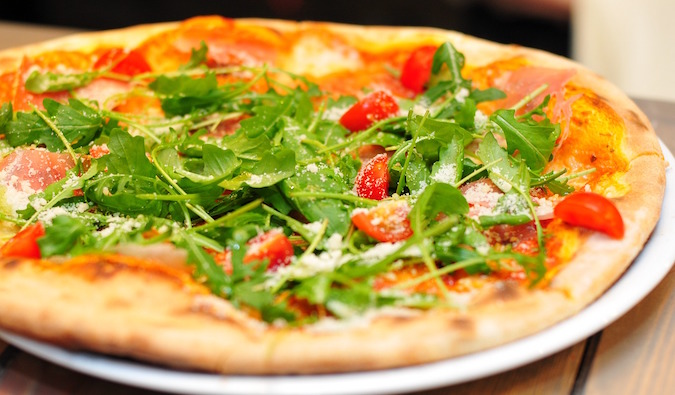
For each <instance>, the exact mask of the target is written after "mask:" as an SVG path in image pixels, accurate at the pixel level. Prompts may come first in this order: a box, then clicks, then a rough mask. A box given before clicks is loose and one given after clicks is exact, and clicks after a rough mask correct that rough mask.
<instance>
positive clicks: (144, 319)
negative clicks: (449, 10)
mask: <svg viewBox="0 0 675 395" xmlns="http://www.w3.org/2000/svg"><path fill="white" fill-rule="evenodd" d="M238 23H242V24H252V25H256V26H260V25H262V26H268V27H271V28H273V29H276V30H278V31H281V32H286V33H288V32H295V33H298V32H302V31H303V30H313V29H327V30H328V31H331V32H333V33H336V34H338V35H339V36H340V37H342V38H344V40H345V41H346V42H347V43H349V44H350V45H353V46H354V47H356V48H361V47H363V48H368V49H369V50H371V51H378V50H381V51H386V50H387V49H388V48H389V49H390V48H393V47H401V46H409V47H410V48H412V47H416V46H419V45H422V44H439V43H441V42H444V41H447V40H450V41H452V42H453V44H454V45H455V46H456V47H457V48H458V50H460V51H461V52H463V53H464V54H465V56H466V59H467V63H470V64H471V65H473V66H480V65H485V64H488V63H490V62H493V61H495V60H497V59H502V58H512V57H514V56H525V57H527V58H528V59H529V60H530V61H531V62H532V63H533V64H536V65H541V66H546V67H554V68H570V67H572V68H575V69H577V70H578V73H577V75H576V76H575V77H574V83H575V84H578V85H580V86H585V87H590V88H591V89H592V90H593V91H594V92H595V93H596V94H597V95H598V96H599V98H600V99H601V100H602V101H603V102H606V103H607V104H609V105H610V106H611V107H612V108H613V109H614V110H615V111H616V112H617V114H619V116H620V117H621V118H622V119H623V120H624V122H625V127H626V139H625V142H624V152H625V153H626V155H627V157H628V158H629V161H630V168H629V170H628V171H627V173H626V174H625V175H624V181H625V182H626V183H627V184H628V185H630V186H631V188H630V190H629V192H628V193H627V194H625V195H624V196H622V197H620V198H618V199H616V203H617V206H618V208H619V210H620V211H621V213H622V215H623V218H624V221H625V224H626V236H625V237H624V239H623V240H619V241H616V240H613V239H610V238H608V237H606V236H603V235H601V234H593V235H592V236H590V237H587V238H585V239H584V241H583V244H582V246H581V247H580V249H579V251H578V253H577V255H576V256H575V258H574V259H573V260H572V261H571V262H570V263H568V264H567V265H566V266H565V267H564V268H563V269H562V270H561V271H560V272H559V273H558V274H557V275H556V276H555V277H554V278H553V280H552V282H551V283H550V285H549V286H548V287H546V288H543V289H524V288H522V287H520V286H518V285H516V284H515V283H512V282H508V281H503V282H497V283H495V284H493V285H491V286H486V287H485V288H484V289H482V290H481V291H480V292H478V293H477V295H475V296H474V297H473V303H472V305H471V306H470V307H469V308H467V309H458V310H440V309H436V310H431V311H428V312H410V311H408V312H401V311H398V312H383V313H382V314H380V315H376V316H374V317H370V318H369V319H368V320H366V321H362V322H356V323H352V324H351V325H348V326H346V327H345V326H338V327H336V328H335V329H334V330H330V329H328V330H327V329H326V328H325V327H324V328H320V327H319V326H317V327H311V326H310V327H305V328H283V327H275V326H267V325H264V324H262V323H260V322H258V321H255V320H253V319H251V318H249V317H248V316H247V315H246V314H244V313H242V312H240V311H238V310H237V309H235V308H234V307H232V306H231V305H230V304H229V303H228V302H226V301H224V300H221V299H219V298H216V297H214V296H211V295H210V294H209V293H208V290H207V289H206V288H204V287H203V286H202V285H200V284H197V283H195V282H194V281H193V280H192V279H191V278H190V276H189V275H188V274H187V273H186V272H185V271H182V270H179V269H176V268H170V267H166V266H162V265H159V264H156V263H153V262H148V261H141V260H138V259H134V258H128V257H120V256H95V257H80V258H76V259H74V260H72V261H69V262H66V263H63V264H54V263H50V262H45V261H31V260H16V259H3V260H0V310H1V311H2V314H0V327H2V328H4V329H8V330H11V331H14V332H17V333H20V334H23V335H26V336H30V337H34V338H37V339H40V340H45V341H48V342H52V343H55V344H58V345H61V346H64V347H68V348H75V349H87V350H95V351H99V352H103V353H110V354H114V355H121V356H128V357H133V358H138V359H141V360H145V361H151V362H155V363H158V364H162V365H169V366H174V367H177V368H188V369H198V370H206V371H213V372H219V373H227V374H229V373H242V374H286V373H326V372H342V371H354V370H370V369H383V368H391V367H398V366H406V365H412V364H419V363H425V362H430V361H436V360H440V359H444V358H449V357H453V356H457V355H462V354H466V353H470V352H475V351H478V350H482V349H486V348H489V347H494V346H497V345H500V344H504V343H506V342H509V341H512V340H515V339H518V338H522V337H524V336H527V335H530V334H533V333H536V332H537V331H540V330H542V329H544V328H546V327H549V326H550V325H552V324H554V323H556V322H559V321H561V320H563V319H565V318H567V317H569V316H571V315H573V314H574V313H576V312H578V311H579V310H581V309H582V308H584V307H585V306H586V305H587V304H588V303H590V302H591V301H592V300H594V299H596V298H597V297H598V296H599V295H601V294H602V292H604V291H605V290H606V289H607V288H609V287H610V286H611V285H612V284H613V283H614V282H615V281H616V279H617V278H618V277H619V276H620V275H621V274H622V273H623V272H624V271H625V270H626V268H627V267H628V266H629V265H630V263H631V262H632V260H633V259H634V258H635V256H636V255H637V254H638V253H639V251H640V250H641V248H642V246H643V245H644V243H645V242H646V241H647V239H648V237H649V235H650V233H651V231H652V230H653V228H654V226H655V224H656V221H657V220H658V218H659V213H660V208H661V204H662V198H663V194H664V188H665V164H664V160H663V155H662V153H661V150H660V146H659V143H658V140H657V139H656V136H655V133H654V131H653V129H652V127H651V125H650V124H649V121H648V120H647V118H646V117H645V115H644V114H643V113H642V112H641V111H640V110H639V109H638V108H637V107H636V106H635V104H634V103H633V102H632V101H630V99H628V98H627V97H626V96H625V95H624V94H623V93H622V92H620V91H619V90H618V89H617V88H616V87H614V86H613V85H612V84H610V83H609V82H607V81H605V80H603V79H602V78H601V77H599V76H597V75H595V74H593V73H592V72H590V71H588V70H587V69H584V68H583V67H581V66H580V65H578V64H576V63H574V62H572V61H570V60H567V59H564V58H561V57H558V56H554V55H551V54H547V53H545V52H542V51H537V50H532V49H527V48H522V47H518V46H510V45H499V44H495V43H490V42H487V41H484V40H480V39H476V38H473V37H470V36H466V35H463V34H461V33H457V32H448V31H442V30H438V29H428V28H412V27H402V28H391V27H358V26H348V25H337V24H330V23H315V22H304V23H293V22H286V21H274V20H256V19H252V20H241V21H239V22H238ZM177 26H178V24H176V23H167V24H158V25H144V26H138V27H133V28H128V29H122V30H118V31H110V32H102V33H85V34H78V35H75V36H71V37H66V38H63V39H58V40H54V41H50V42H46V43H42V44H37V45H32V46H27V47H22V48H17V49H12V50H8V51H4V52H2V53H0V72H4V71H11V70H14V69H16V67H18V64H19V62H20V61H21V59H22V57H23V56H24V55H27V56H35V55H37V54H39V53H41V52H44V51H50V50H56V49H59V50H85V51H86V50H90V49H94V48H96V47H97V46H115V45H123V46H128V47H134V46H136V45H139V44H140V43H141V42H142V41H143V40H144V39H146V38H147V37H149V36H151V35H154V34H158V33H161V32H166V31H169V30H171V29H174V28H176V27H177ZM289 62H290V61H289ZM285 66H287V67H289V68H290V69H291V71H293V70H294V65H293V64H286V65H285ZM295 67H300V66H298V65H295ZM645 174H648V175H649V176H648V177H645Z"/></svg>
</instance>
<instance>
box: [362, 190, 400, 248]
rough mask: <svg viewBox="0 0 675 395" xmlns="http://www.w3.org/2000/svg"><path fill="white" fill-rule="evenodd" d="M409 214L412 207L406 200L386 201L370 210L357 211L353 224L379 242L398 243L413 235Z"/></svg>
mask: <svg viewBox="0 0 675 395" xmlns="http://www.w3.org/2000/svg"><path fill="white" fill-rule="evenodd" d="M409 213H410V206H408V203H407V202H406V201H405V200H391V201H384V202H382V203H380V204H379V205H377V206H375V207H373V208H371V209H370V210H356V211H355V212H354V214H352V222H353V223H354V226H356V227H357V228H358V229H359V230H361V231H363V232H364V233H365V234H367V235H368V236H370V237H372V238H373V239H375V240H377V241H381V242H396V241H401V240H405V239H407V238H409V237H410V236H412V234H413V231H412V229H411V228H410V220H409V219H408V214H409Z"/></svg>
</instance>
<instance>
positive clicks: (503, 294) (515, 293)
mask: <svg viewBox="0 0 675 395" xmlns="http://www.w3.org/2000/svg"><path fill="white" fill-rule="evenodd" d="M519 296H520V286H519V285H518V284H517V283H516V282H514V281H501V282H498V283H497V284H496V285H495V288H494V294H493V297H494V299H495V300H501V301H503V302H506V301H509V300H515V299H518V297H519Z"/></svg>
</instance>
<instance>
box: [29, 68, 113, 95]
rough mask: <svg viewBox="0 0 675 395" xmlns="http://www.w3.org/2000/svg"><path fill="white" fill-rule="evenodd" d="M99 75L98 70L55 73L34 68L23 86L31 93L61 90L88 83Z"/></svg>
mask: <svg viewBox="0 0 675 395" xmlns="http://www.w3.org/2000/svg"><path fill="white" fill-rule="evenodd" d="M99 75H100V73H99V72H85V73H79V74H56V73H52V72H51V71H48V72H46V73H40V72H39V71H37V70H35V71H33V72H32V73H30V75H29V76H28V78H26V83H25V87H26V90H27V91H29V92H32V93H45V92H61V91H66V90H71V89H75V88H79V87H82V86H85V85H89V83H91V82H92V81H93V80H94V79H95V78H96V77H98V76H99Z"/></svg>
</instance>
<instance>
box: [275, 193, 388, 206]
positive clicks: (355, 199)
mask: <svg viewBox="0 0 675 395" xmlns="http://www.w3.org/2000/svg"><path fill="white" fill-rule="evenodd" d="M288 196H290V197H308V198H319V199H320V198H325V199H337V200H344V201H346V202H354V203H360V204H363V205H365V206H377V205H378V204H379V201H377V200H373V199H367V198H362V197H359V196H356V195H345V194H342V193H331V192H291V193H289V194H288Z"/></svg>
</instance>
